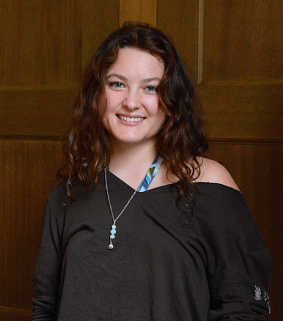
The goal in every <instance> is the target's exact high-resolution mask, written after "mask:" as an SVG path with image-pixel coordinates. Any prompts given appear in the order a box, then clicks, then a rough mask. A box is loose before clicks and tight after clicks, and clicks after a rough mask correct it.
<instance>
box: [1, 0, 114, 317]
mask: <svg viewBox="0 0 283 321" xmlns="http://www.w3.org/2000/svg"><path fill="white" fill-rule="evenodd" d="M118 3H119V1H118V0H113V1H95V2H94V1H93V0H83V1H78V0H72V1H65V0H63V1H57V2H56V1H44V0H39V1H33V0H20V1H18V0H3V1H2V2H1V4H0V21H1V30H0V48H1V50H0V177H1V183H0V233H1V238H0V261H1V264H0V320H5V321H10V320H11V321H16V320H21V321H23V320H31V310H30V309H31V308H32V297H33V295H34V292H33V286H32V278H33V274H34V269H35V263H36V259H37V255H38V251H39V246H40V239H41V226H42V220H43V212H44V207H45V204H46V198H47V195H48V193H49V192H50V191H51V190H52V188H53V187H54V185H55V183H54V180H55V173H56V171H57V169H58V168H59V167H60V164H61V163H62V153H61V145H62V143H61V142H60V141H56V139H58V138H60V137H61V136H62V135H63V134H64V133H65V131H66V129H67V127H68V124H69V120H70V117H71V114H72V109H73V100H74V92H75V90H76V88H77V85H78V80H79V79H80V78H81V71H82V69H84V67H85V65H86V63H87V61H88V60H89V59H90V57H91V55H92V54H93V52H94V49H95V48H96V47H97V46H98V44H99V43H100V41H101V40H102V38H104V37H105V35H106V34H108V33H110V32H111V31H112V30H114V29H115V28H116V27H118V25H119V6H118Z"/></svg>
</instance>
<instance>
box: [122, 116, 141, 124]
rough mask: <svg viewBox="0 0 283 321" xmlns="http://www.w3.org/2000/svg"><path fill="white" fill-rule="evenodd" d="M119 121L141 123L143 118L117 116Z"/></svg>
mask: <svg viewBox="0 0 283 321" xmlns="http://www.w3.org/2000/svg"><path fill="white" fill-rule="evenodd" d="M119 118H120V119H122V120H126V121H131V122H135V121H142V120H143V118H142V117H126V116H122V115H120V116H119Z"/></svg>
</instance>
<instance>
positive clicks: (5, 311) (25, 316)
mask: <svg viewBox="0 0 283 321" xmlns="http://www.w3.org/2000/svg"><path fill="white" fill-rule="evenodd" d="M0 318H1V320H2V321H31V320H32V310H24V309H11V308H6V307H1V306H0Z"/></svg>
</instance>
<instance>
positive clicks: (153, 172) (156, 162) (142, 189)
mask: <svg viewBox="0 0 283 321" xmlns="http://www.w3.org/2000/svg"><path fill="white" fill-rule="evenodd" d="M162 162H163V158H162V157H161V156H160V155H157V156H156V158H155V160H154V161H153V163H152V164H151V166H150V167H149V169H148V171H147V173H146V175H145V178H144V180H143V182H142V183H141V186H140V188H139V192H145V191H146V190H147V189H148V186H149V185H150V183H151V182H152V180H153V179H154V177H155V175H156V174H157V172H158V170H159V168H160V166H161V164H162Z"/></svg>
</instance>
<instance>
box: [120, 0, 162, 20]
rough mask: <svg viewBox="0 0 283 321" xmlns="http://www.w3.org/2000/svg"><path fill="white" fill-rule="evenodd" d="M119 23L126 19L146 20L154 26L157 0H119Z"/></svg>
mask: <svg viewBox="0 0 283 321" xmlns="http://www.w3.org/2000/svg"><path fill="white" fill-rule="evenodd" d="M119 4H120V5H119V25H120V26H122V25H123V23H124V22H127V21H140V22H147V23H149V24H150V25H152V26H156V18H157V0H120V3H119Z"/></svg>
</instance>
